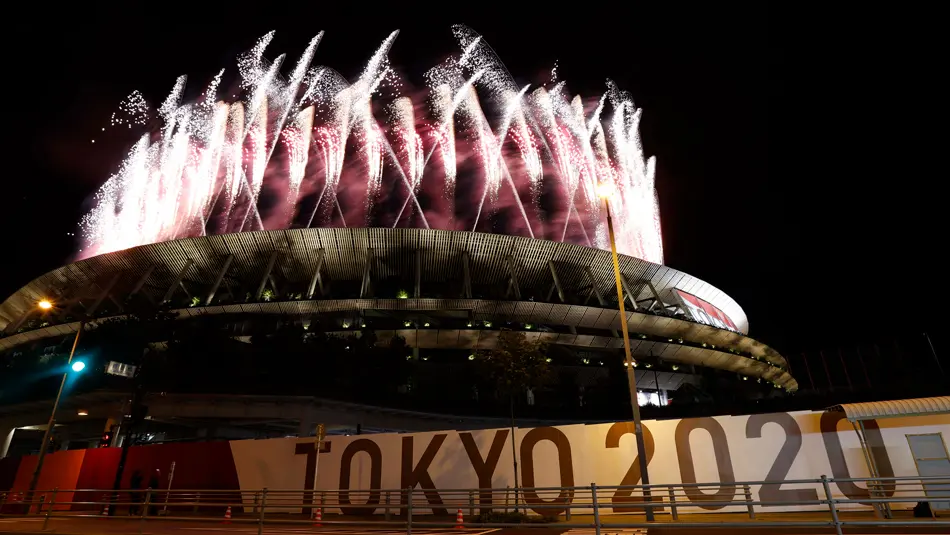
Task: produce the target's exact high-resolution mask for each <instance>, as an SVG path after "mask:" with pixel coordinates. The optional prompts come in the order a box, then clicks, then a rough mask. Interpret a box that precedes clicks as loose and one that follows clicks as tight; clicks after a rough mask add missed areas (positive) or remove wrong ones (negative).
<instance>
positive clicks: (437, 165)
mask: <svg viewBox="0 0 950 535" xmlns="http://www.w3.org/2000/svg"><path fill="white" fill-rule="evenodd" d="M453 33H454V35H455V37H456V38H457V40H458V42H459V46H460V48H461V50H462V54H461V55H460V56H455V57H452V58H450V59H448V60H446V61H445V62H443V63H442V64H440V65H438V66H436V67H434V68H433V69H432V70H430V71H429V72H428V73H427V74H426V78H427V80H428V84H429V87H428V93H427V94H426V95H424V96H423V97H424V98H416V97H419V95H417V94H415V93H413V92H411V91H404V92H403V93H399V92H396V91H395V90H396V89H398V88H400V87H405V86H404V84H402V83H401V82H400V79H399V75H398V74H397V73H396V72H395V70H394V69H392V68H391V67H390V66H389V63H388V59H387V54H388V53H389V50H390V48H391V47H392V45H393V42H394V40H395V37H396V33H393V34H392V35H390V36H389V38H387V39H386V40H385V41H384V42H383V44H382V45H381V46H380V47H379V49H378V50H377V51H376V53H375V54H374V55H373V57H372V58H370V60H369V62H368V63H367V65H366V68H365V70H364V72H363V73H362V74H361V75H360V77H359V79H358V80H356V81H355V82H353V83H350V82H349V81H347V80H345V79H343V78H342V76H340V75H339V73H337V72H336V71H334V70H333V69H330V68H327V67H319V66H318V67H311V65H310V63H311V60H312V59H313V54H314V52H315V49H316V46H317V44H318V43H319V41H320V38H321V37H322V34H320V35H318V36H317V37H315V38H314V40H313V41H311V43H310V46H309V47H308V48H307V50H306V51H305V52H304V54H303V55H302V56H301V58H300V60H299V62H298V64H297V67H296V68H295V69H294V70H293V72H292V74H291V75H289V76H288V77H286V78H284V77H282V76H281V75H280V72H279V68H280V64H279V62H274V63H271V62H269V61H268V60H266V59H265V58H264V56H263V53H264V49H265V48H266V46H267V45H268V43H269V42H270V40H271V38H272V37H273V34H268V35H267V36H265V37H263V38H261V40H259V41H258V43H257V44H256V45H255V47H254V48H253V49H252V50H251V51H249V52H248V53H247V54H245V55H243V56H241V57H240V59H239V62H238V66H239V69H238V71H239V73H240V80H239V83H238V82H235V83H234V84H232V85H233V86H234V90H233V91H228V87H227V81H226V80H225V79H223V78H222V77H221V75H219V76H217V77H215V78H214V79H213V80H212V81H211V83H210V84H209V85H208V87H207V88H206V90H205V92H204V93H202V97H201V98H199V99H198V100H197V101H194V102H184V100H183V92H184V87H185V86H184V77H182V78H180V79H179V80H178V82H177V83H176V84H175V87H174V89H173V90H172V93H171V94H170V95H169V96H168V97H167V98H166V99H165V101H164V103H163V104H162V105H161V107H160V108H158V110H157V112H154V113H153V112H151V111H149V109H148V106H147V105H146V103H145V100H144V97H143V96H142V95H141V94H139V93H133V94H132V95H131V96H130V97H129V99H128V100H127V101H125V102H123V103H122V105H120V112H121V113H118V112H117V114H116V115H114V116H113V118H112V123H113V125H114V126H117V127H121V128H120V130H122V131H126V130H128V131H130V132H138V133H137V134H136V135H139V134H140V137H139V138H138V141H137V142H133V141H130V144H131V147H132V148H131V149H130V150H129V153H128V155H127V157H126V158H125V160H124V161H123V162H122V164H121V165H120V166H119V167H118V170H117V171H116V173H115V174H114V175H113V176H112V177H110V178H109V179H108V180H107V181H106V183H105V184H104V185H103V186H102V187H101V189H100V190H99V192H98V193H97V194H96V196H95V201H96V202H95V206H94V207H93V208H92V209H91V210H90V211H89V212H88V213H87V214H86V216H85V217H84V218H83V220H82V223H81V231H82V244H81V247H82V248H81V250H80V253H79V256H78V258H79V259H78V260H77V261H75V262H73V263H71V264H69V265H66V266H63V267H61V268H59V269H55V270H53V271H51V272H49V273H47V274H45V275H43V276H41V277H39V278H37V279H35V280H33V281H32V282H30V283H29V284H27V285H26V286H24V287H23V288H21V289H20V290H19V291H17V292H15V293H14V294H13V295H11V296H9V297H8V298H6V300H4V301H3V303H2V304H0V328H2V329H3V337H2V338H0V352H2V356H0V359H2V361H3V364H4V366H5V369H6V373H5V374H4V375H5V383H4V385H3V387H2V390H0V406H3V411H4V413H5V414H8V415H13V414H15V415H16V417H15V418H14V417H12V416H11V418H13V419H11V420H9V422H7V423H3V425H0V427H4V428H24V427H31V426H37V425H42V423H43V421H44V419H43V418H42V417H39V416H31V417H27V416H24V414H26V413H28V412H29V410H30V408H29V407H28V406H27V405H28V404H29V403H38V401H37V400H40V399H49V398H51V397H53V393H54V392H55V384H58V383H55V377H56V375H57V374H56V373H55V372H54V371H55V370H56V369H57V368H56V367H57V366H59V365H60V362H61V361H62V362H65V358H66V357H67V355H68V354H69V352H70V347H71V346H72V344H73V342H74V340H78V342H77V343H78V345H77V350H76V351H77V353H78V354H79V355H80V356H81V357H82V358H83V359H85V360H86V361H88V364H90V366H89V372H91V373H85V374H83V375H82V376H81V377H79V378H77V379H76V384H75V385H71V387H73V388H71V393H70V394H69V396H67V398H66V403H67V404H73V407H72V408H74V409H75V412H74V414H77V415H78V414H79V413H85V415H83V417H82V418H79V417H78V416H73V419H77V418H78V421H80V422H82V421H92V420H94V419H95V418H92V417H91V416H92V415H93V414H96V415H97V418H98V419H99V423H100V424H101V419H103V418H104V419H106V429H108V428H109V425H110V424H109V422H110V421H112V420H115V421H119V420H121V419H122V417H123V415H127V414H129V413H130V412H135V411H130V409H129V400H128V398H129V392H130V391H133V392H140V395H139V397H138V398H136V399H137V400H136V401H135V402H134V403H133V405H142V404H143V403H144V401H143V399H142V396H150V397H151V400H150V401H149V402H148V407H149V409H148V414H149V415H150V416H151V417H152V418H153V419H154V420H155V421H154V422H152V423H150V424H149V425H153V426H158V427H156V428H155V429H154V433H150V432H149V433H145V434H146V435H156V436H159V437H166V438H168V437H172V436H176V437H178V438H180V439H183V440H184V439H189V438H194V436H195V434H196V433H195V432H192V431H193V430H194V428H196V427H197V428H200V429H212V428H213V429H215V430H216V431H215V433H218V434H219V435H221V436H222V437H223V438H229V437H230V438H240V437H246V436H248V435H247V433H251V435H252V436H258V435H254V434H253V433H258V434H259V435H260V436H281V434H286V433H288V432H293V431H298V430H305V429H308V428H309V427H311V424H312V421H311V420H312V418H311V416H308V414H310V412H308V411H311V409H312V408H313V406H314V404H317V405H320V404H330V405H332V406H333V407H335V409H334V411H335V412H334V411H329V412H330V413H332V414H330V413H328V414H322V415H321V416H320V418H321V421H323V422H324V423H327V424H332V425H337V426H339V428H340V429H342V430H343V431H347V430H351V429H359V430H360V431H361V432H362V431H366V430H367V429H389V428H393V427H394V428H395V429H396V430H408V429H432V428H444V427H445V426H446V425H448V424H447V423H446V422H451V425H452V426H457V425H458V423H459V419H461V420H466V419H469V420H467V421H469V422H482V424H484V425H489V424H487V423H486V422H488V421H490V420H479V418H488V419H491V418H497V417H502V418H503V417H504V416H505V415H507V414H508V412H509V410H513V408H512V407H509V406H508V405H510V404H513V403H517V405H518V407H517V408H518V412H519V413H520V414H521V415H522V416H523V417H527V418H535V419H536V420H538V421H542V420H561V421H564V420H574V421H591V420H606V419H610V418H615V419H616V418H626V417H627V416H628V412H627V411H629V392H628V391H627V387H626V375H627V374H626V370H625V367H624V359H623V341H622V338H621V337H620V336H619V334H618V329H620V326H621V318H620V317H619V313H620V311H619V309H620V303H619V302H618V296H617V288H616V286H617V285H616V282H615V274H614V266H613V260H612V257H611V253H610V248H611V244H612V243H613V244H615V245H616V248H617V250H618V251H619V253H621V254H620V257H619V269H620V272H621V274H622V277H621V279H622V281H621V286H622V291H623V295H624V297H623V299H624V302H625V303H626V305H625V306H626V310H625V312H626V315H627V318H626V321H627V323H628V327H629V330H630V336H631V343H632V348H631V349H632V353H633V357H634V359H635V361H636V362H635V365H636V366H637V369H636V370H635V371H636V378H637V385H638V388H639V390H640V391H639V392H638V397H639V402H640V404H641V405H645V406H653V407H663V406H666V405H668V404H670V403H676V402H677V401H678V400H679V401H686V400H692V401H694V402H700V403H702V402H703V400H704V397H703V395H704V394H703V390H704V389H705V388H707V387H710V386H711V385H718V387H719V388H726V389H728V390H730V391H732V392H735V393H737V394H739V395H741V396H743V397H747V398H753V399H761V398H764V397H769V396H775V395H779V394H780V393H783V392H786V391H787V392H794V391H795V390H797V388H798V383H797V382H796V380H795V378H793V377H792V375H791V374H790V372H789V369H788V363H787V362H786V360H785V359H784V358H783V357H782V356H781V355H780V354H778V353H777V352H776V351H775V350H773V349H771V348H769V347H768V346H766V345H764V344H762V343H761V342H759V341H757V340H754V339H752V338H750V337H748V336H747V334H748V327H749V322H748V320H747V318H746V315H745V313H744V312H743V310H742V308H741V307H740V306H739V304H737V303H736V302H735V301H734V300H733V299H732V298H730V297H729V296H728V295H726V294H725V293H723V292H722V291H720V290H719V289H717V288H716V287H714V286H712V285H710V284H708V283H706V282H704V281H702V280H700V279H698V278H696V277H693V276H691V275H688V274H686V273H682V272H680V271H677V270H675V269H672V268H669V267H667V266H664V265H662V263H663V250H662V237H661V233H660V226H659V207H658V204H657V198H656V191H655V188H654V174H655V162H654V160H653V159H652V158H647V157H645V155H644V153H643V148H642V144H641V142H640V139H639V134H638V130H637V129H638V124H639V117H640V110H639V109H637V108H636V107H635V106H634V105H633V101H632V99H631V97H630V95H629V94H627V93H625V92H623V91H621V90H620V89H618V88H617V87H616V86H615V85H613V84H612V83H609V84H608V88H607V91H606V92H605V93H604V94H603V95H602V96H601V97H600V98H595V99H592V98H587V99H585V98H582V97H581V96H579V95H575V96H573V97H572V96H571V95H570V94H569V93H568V92H567V89H566V86H565V85H564V83H563V82H556V81H554V80H552V81H551V83H548V84H546V85H542V86H539V87H537V88H536V89H534V90H533V91H532V92H531V93H530V94H528V93H526V90H527V88H522V89H519V85H517V84H516V83H515V81H514V79H513V78H511V75H510V74H508V72H507V69H506V68H505V67H504V65H502V64H501V63H500V61H499V60H498V58H497V57H496V56H495V55H494V52H493V51H492V50H491V48H490V47H489V46H488V45H487V44H486V43H485V42H484V40H483V39H482V38H481V36H479V35H478V34H476V33H475V32H473V31H471V30H470V29H468V28H465V27H460V26H458V27H454V28H453ZM384 88H385V89H386V90H387V91H389V90H390V89H392V90H393V93H392V94H390V95H389V96H385V95H384V94H383V93H384V91H383V89H384ZM238 95H240V96H238ZM219 96H220V98H219ZM413 99H415V100H413ZM367 103H368V105H367ZM423 103H425V104H423ZM377 116H385V117H386V118H385V119H377ZM156 124H159V125H161V126H160V127H156V126H155V125H156ZM608 202H609V207H608ZM611 215H612V221H613V228H615V229H616V234H615V235H614V234H613V231H611V234H610V236H611V238H610V239H609V240H608V232H607V225H605V221H606V220H607V219H608V218H610V216H611ZM40 303H45V304H46V305H47V306H46V307H45V308H43V307H40V306H39V304H40ZM80 331H81V334H80V335H79V336H78V337H77V333H79V332H80ZM504 332H515V333H520V334H519V335H523V337H524V339H525V340H526V341H528V342H539V343H543V344H544V347H545V351H546V357H547V359H546V360H547V362H548V363H550V364H551V366H550V367H551V368H553V370H554V374H555V375H557V376H558V377H557V380H556V381H549V382H548V384H545V385H537V387H535V386H532V387H526V388H523V389H522V390H524V397H521V394H520V393H519V399H518V400H517V402H515V401H514V400H510V401H511V403H507V402H505V401H504V400H502V399H499V398H500V396H499V395H498V392H497V391H496V390H497V389H496V388H494V387H493V386H492V385H491V384H488V383H487V382H486V381H485V380H484V378H483V377H481V376H480V373H479V370H478V364H479V363H478V362H477V361H476V356H477V354H479V352H484V351H489V350H491V349H492V348H494V347H496V345H497V344H498V342H499V338H500V336H501V333H504ZM130 333H134V334H135V336H132V334H130ZM133 338H134V340H133ZM143 351H144V353H145V355H143ZM139 372H141V373H139ZM143 374H144V376H142V377H140V375H143ZM54 383H55V384H54ZM176 395H178V396H191V397H192V398H194V397H195V396H217V397H216V398H215V399H214V400H212V401H209V402H208V403H207V404H206V406H204V407H203V408H201V409H200V410H199V409H194V410H191V411H187V410H184V409H183V408H182V407H181V406H178V405H175V406H173V407H172V406H170V405H169V406H168V407H167V410H166V413H165V417H164V419H163V418H161V417H159V416H158V415H160V414H161V410H160V407H161V406H163V404H166V405H168V404H170V403H171V401H169V400H171V399H172V398H173V397H174V396H176ZM249 395H254V396H270V398H268V399H271V400H272V399H274V398H273V397H274V396H278V397H279V396H284V398H282V401H279V402H275V403H277V404H278V405H279V404H280V403H283V404H284V405H285V406H286V404H288V403H290V404H291V405H294V406H298V409H299V410H298V409H295V411H296V412H295V413H294V414H291V415H289V416H288V413H287V411H286V410H278V409H274V408H273V406H272V404H271V402H270V401H267V402H264V401H261V400H260V399H257V401H249V400H247V399H246V398H245V399H244V402H242V403H244V405H247V404H250V405H254V406H255V407H258V408H257V409H255V410H257V411H258V412H254V411H250V412H253V413H254V414H255V416H253V417H251V416H248V417H245V416H242V414H245V413H246V412H248V411H245V412H241V410H238V409H235V411H233V412H228V413H227V414H225V415H223V416H222V415H221V414H220V406H221V404H226V403H230V402H231V401H233V398H232V397H233V396H249ZM82 396H87V397H86V398H83V397H82ZM88 396H92V397H88ZM228 396H232V397H228ZM133 397H135V396H134V395H133ZM290 398H293V400H291V399H290ZM229 400H231V401H229ZM301 400H304V401H301ZM313 400H319V401H313ZM259 402H260V403H259ZM261 403H262V404H263V405H261V406H258V405H260V404H261ZM23 404H27V405H23ZM341 404H343V405H341ZM344 405H345V406H344ZM321 406H322V405H321ZM258 409H259V410H258ZM384 409H385V410H386V411H390V412H388V413H387V416H386V417H381V416H380V413H379V411H381V410H384ZM301 411H302V412H301ZM392 411H403V412H401V413H399V415H396V414H395V413H393V412H392ZM41 412H43V411H42V410H40V409H38V410H37V413H41ZM68 412H69V411H66V413H67V414H64V415H62V416H61V417H60V418H59V422H60V423H63V422H65V421H66V420H65V419H66V418H68V417H69V416H68ZM139 412H142V411H139ZM290 412H294V411H290ZM183 413H188V414H189V416H188V417H182V416H181V414H183ZM334 414H335V415H336V416H334ZM86 416H90V417H89V418H86ZM140 416H141V415H140ZM455 416H460V417H461V418H456V417H455ZM447 418H448V419H447ZM473 418H474V420H472V419H473ZM139 419H141V418H139ZM183 419H186V420H189V421H188V422H184V423H185V424H187V425H191V428H192V431H187V430H182V429H178V430H173V429H171V428H168V427H167V426H174V425H178V424H182V423H183ZM201 419H204V420H201ZM193 420H201V421H200V422H197V423H196V422H195V421H193ZM211 420H214V421H213V422H212V421H211ZM218 420H221V421H218ZM238 420H242V421H241V422H240V423H241V425H240V426H235V425H233V424H234V423H235V422H236V421H238ZM394 421H397V422H400V423H399V424H398V425H395V426H394V425H393V424H391V423H389V424H387V422H394ZM209 422H210V423H209ZM434 422H441V423H434ZM463 423H464V422H463ZM159 424H162V425H166V427H161V426H160V425H159ZM245 424H246V425H245ZM88 425H89V429H94V428H95V427H96V426H95V425H93V424H88ZM187 425H186V427H187ZM466 425H467V424H466ZM471 425H479V424H476V423H471ZM484 425H483V426H484ZM439 426H442V427H439ZM179 427H181V426H180V425H179ZM248 427H249V428H251V429H252V431H248V430H247V428H248ZM225 428H226V429H228V431H224V429H225ZM238 428H241V429H244V431H240V430H239V429H238ZM100 429H101V428H100ZM84 433H85V434H84ZM84 433H78V434H76V437H77V440H78V441H79V442H83V441H95V440H98V435H99V433H100V431H99V429H95V431H94V432H84ZM205 436H206V435H205ZM79 439H81V440H79Z"/></svg>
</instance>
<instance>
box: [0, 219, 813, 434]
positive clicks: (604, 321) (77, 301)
mask: <svg viewBox="0 0 950 535" xmlns="http://www.w3.org/2000/svg"><path fill="white" fill-rule="evenodd" d="M620 266H621V272H622V274H623V286H624V294H625V298H626V299H627V303H626V307H627V308H626V310H627V315H628V322H629V328H630V332H631V343H632V350H633V353H634V357H635V359H636V360H637V361H638V362H639V363H640V364H641V366H640V367H639V368H638V369H637V370H636V373H637V379H638V384H639V387H640V389H641V392H640V395H641V402H642V403H650V402H652V403H653V404H660V403H663V404H665V403H666V402H668V399H670V398H673V397H675V396H676V393H675V392H676V390H677V389H678V388H680V387H681V385H683V384H688V383H700V382H701V375H702V369H706V370H707V371H714V372H717V373H719V374H725V375H731V376H732V377H734V380H735V381H740V380H741V379H743V378H746V379H753V380H755V381H764V382H767V383H770V384H774V385H775V386H777V387H780V388H782V389H785V390H789V391H794V390H796V389H797V386H798V385H797V382H796V381H795V379H794V378H793V377H792V376H791V375H790V374H789V372H788V371H787V369H786V363H785V360H784V359H783V358H782V356H781V355H779V354H778V353H777V352H775V351H774V350H773V349H771V348H769V347H768V346H766V345H764V344H762V343H760V342H758V341H756V340H754V339H752V338H750V337H748V336H746V334H745V332H744V330H745V329H746V328H747V320H746V318H745V316H744V314H743V312H742V309H741V308H740V307H739V306H738V305H737V304H736V303H735V301H733V300H732V299H730V298H729V297H728V296H726V295H725V294H723V293H722V292H721V291H719V290H718V289H716V288H715V287H713V286H711V285H709V284H707V283H705V282H703V281H701V280H699V279H697V278H695V277H692V276H690V275H687V274H685V273H682V272H679V271H677V270H674V269H671V268H668V267H665V266H661V265H656V264H652V263H649V262H645V261H642V260H639V259H636V258H632V257H629V256H622V257H621V259H620ZM613 277H614V274H613V267H612V263H611V258H610V253H609V252H607V251H603V250H598V249H593V248H589V247H583V246H578V245H573V244H565V243H554V242H547V241H541V240H531V239H527V238H521V237H513V236H501V235H492V234H480V233H468V232H450V231H439V230H421V229H295V230H278V231H268V232H247V233H240V234H227V235H219V236H208V237H202V238H191V239H182V240H175V241H169V242H163V243H158V244H151V245H145V246H140V247H136V248H132V249H129V250H125V251H118V252H114V253H108V254H104V255H99V256H95V257H92V258H88V259H85V260H81V261H79V262H76V263H74V264H71V265H68V266H64V267H62V268H59V269H57V270H54V271H52V272H50V273H47V274H46V275H43V276H42V277H39V278H37V279H36V280H34V281H33V282H31V283H30V284H28V285H26V286H25V287H23V288H22V289H20V290H19V291H18V292H16V293H15V294H14V295H12V296H10V297H9V298H7V299H6V300H5V301H4V302H3V304H2V306H0V317H2V318H3V322H4V325H3V327H4V335H5V336H4V338H2V339H0V348H2V350H3V352H4V358H6V359H9V358H10V356H11V355H13V354H14V353H16V352H24V351H27V350H28V349H29V351H31V352H33V353H35V354H39V355H42V354H44V353H50V352H55V351H61V352H62V351H64V350H65V349H64V348H68V346H69V344H70V343H71V341H72V339H73V337H74V336H75V333H76V331H77V329H79V327H80V321H79V320H80V319H83V318H86V319H88V321H89V323H90V324H92V325H91V326H93V327H94V326H95V325H96V324H97V322H98V323H108V322H109V321H112V320H115V319H120V318H122V317H123V316H124V314H125V312H126V311H127V310H130V309H132V310H140V309H142V308H143V307H153V308H158V309H161V310H163V311H167V312H169V313H172V314H174V317H175V318H176V321H180V322H187V321H188V320H194V319H195V318H209V317H213V318H215V319H216V320H218V323H217V325H218V326H219V328H221V326H223V327H224V328H225V329H226V331H227V333H228V336H232V337H233V338H235V339H237V340H241V339H243V340H245V341H246V340H247V338H248V337H249V335H250V334H251V333H252V332H260V331H259V330H258V331H254V329H255V325H256V326H258V327H257V328H258V329H260V328H262V327H260V326H261V325H266V326H271V328H272V329H276V328H277V326H278V325H283V326H286V325H297V326H301V327H303V328H304V329H310V328H313V329H314V330H316V329H317V326H319V329H320V330H321V331H322V332H324V333H326V334H328V335H331V336H336V337H339V338H340V339H347V337H359V336H363V335H365V334H367V333H372V334H373V338H374V339H375V340H377V341H378V343H379V344H382V345H385V344H386V343H388V342H389V341H390V340H393V339H394V338H396V337H398V338H400V339H402V340H405V345H406V346H408V347H407V355H406V357H410V356H411V357H412V359H414V360H415V361H416V362H417V364H419V365H420V366H426V365H429V366H432V367H433V369H437V368H438V367H439V366H451V367H455V368H459V367H460V368H463V369H464V368H465V367H470V366H473V365H474V363H472V362H469V360H468V358H467V357H469V356H471V355H472V353H473V352H474V351H476V350H479V349H486V348H491V347H492V346H493V344H494V343H495V342H496V341H497V337H498V334H499V333H500V332H501V330H502V329H506V330H515V331H520V332H523V333H525V335H526V337H527V338H528V339H537V340H540V341H543V342H545V343H547V344H550V345H551V346H557V347H558V348H559V349H561V352H560V353H559V354H558V355H559V356H558V361H557V362H555V363H554V364H555V365H561V366H565V367H573V368H578V369H581V370H582V373H581V375H580V376H579V377H578V379H577V381H578V382H579V383H580V386H583V384H584V381H588V388H591V386H592V385H591V384H590V381H591V377H596V376H597V375H598V374H603V373H605V371H607V370H609V369H619V370H623V357H622V355H623V353H622V351H623V350H622V339H621V338H620V337H619V334H618V333H617V328H618V327H619V321H620V320H619V317H618V316H619V310H618V303H617V297H616V291H615V288H614V286H613V280H614V279H613ZM44 299H48V300H50V301H52V302H54V303H56V307H55V308H54V309H52V310H50V311H45V310H42V309H40V308H38V307H37V303H38V302H40V301H41V300H44ZM268 332H271V331H268ZM152 341H153V342H161V341H162V340H152ZM57 348H59V349H57ZM393 358H398V357H393ZM277 360H279V358H278V357H277V356H276V355H275V356H274V360H271V361H269V362H270V363H271V364H274V363H276V361H277ZM110 361H111V359H107V358H103V359H101V361H100V362H98V366H99V368H102V369H103V370H104V369H105V367H107V366H108V365H109V362H110ZM133 362H134V360H133ZM265 364H267V363H265V362H259V363H258V365H260V366H263V365H265ZM647 366H649V368H647ZM182 373H187V372H186V370H182ZM439 373H440V374H443V373H444V372H439ZM287 375H288V377H286V378H285V379H286V380H283V381H281V383H275V384H272V385H271V388H270V390H269V391H267V392H266V393H267V394H269V395H273V394H279V393H283V392H287V390H288V388H289V386H288V384H289V383H290V382H291V378H292V376H293V371H292V370H290V372H289V373H288V374H287ZM208 382H209V383H210V382H213V379H209V380H208ZM207 386H209V388H212V389H214V388H217V387H216V386H212V385H207ZM127 388H128V387H126V389H127ZM163 388H170V387H169V386H164V387H163ZM315 390H317V391H318V392H319V390H320V389H315ZM228 393H229V394H235V395H237V394H244V393H246V392H241V391H239V387H234V388H232V389H231V391H230V392H228ZM315 393H316V392H315ZM122 394H125V395H127V390H126V392H124V393H122ZM121 397H122V396H121V395H120V396H118V397H117V398H116V399H119V398H121ZM357 400H359V399H357ZM658 401H659V403H658ZM430 412H439V411H438V410H434V408H432V409H430ZM363 420H364V423H365V421H366V420H365V418H364V419H363ZM32 423H33V424H34V425H35V424H37V423H40V422H32ZM340 423H343V422H340ZM377 426H379V427H382V426H381V424H377ZM371 427H374V426H371Z"/></svg>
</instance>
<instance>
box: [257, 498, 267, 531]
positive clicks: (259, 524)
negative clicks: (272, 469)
mask: <svg viewBox="0 0 950 535" xmlns="http://www.w3.org/2000/svg"><path fill="white" fill-rule="evenodd" d="M266 508H267V487H264V488H263V489H262V490H261V512H260V513H259V514H258V516H257V535H263V533H264V509H266Z"/></svg>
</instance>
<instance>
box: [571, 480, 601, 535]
mask: <svg viewBox="0 0 950 535" xmlns="http://www.w3.org/2000/svg"><path fill="white" fill-rule="evenodd" d="M590 503H591V506H593V508H594V533H596V535H600V507H598V506H597V484H596V483H591V484H590ZM568 507H570V505H568Z"/></svg>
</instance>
